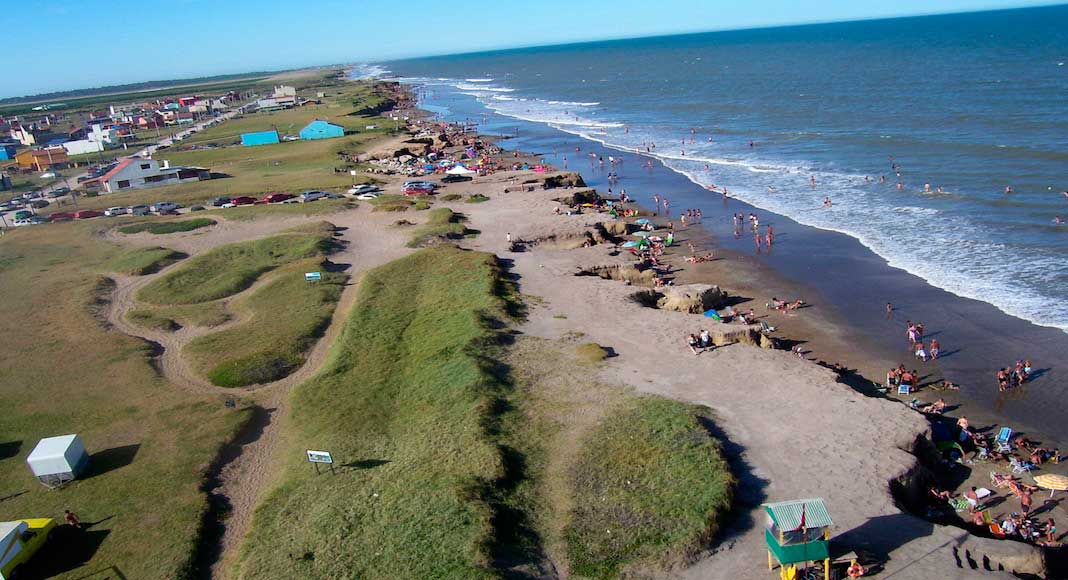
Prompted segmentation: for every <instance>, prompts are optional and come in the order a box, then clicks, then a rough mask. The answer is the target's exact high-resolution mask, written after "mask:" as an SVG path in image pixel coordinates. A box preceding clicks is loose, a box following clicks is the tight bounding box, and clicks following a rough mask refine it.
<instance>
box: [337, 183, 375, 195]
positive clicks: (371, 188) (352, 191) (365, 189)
mask: <svg viewBox="0 0 1068 580" xmlns="http://www.w3.org/2000/svg"><path fill="white" fill-rule="evenodd" d="M376 191H378V186H377V185H371V184H369V183H365V184H363V185H354V186H352V187H350V188H349V190H348V191H346V192H345V193H347V194H349V195H360V194H361V193H374V192H376Z"/></svg>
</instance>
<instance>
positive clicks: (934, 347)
mask: <svg viewBox="0 0 1068 580" xmlns="http://www.w3.org/2000/svg"><path fill="white" fill-rule="evenodd" d="M930 350H931V360H938V353H939V352H940V351H941V345H939V344H938V339H937V338H932V339H931V349H930Z"/></svg>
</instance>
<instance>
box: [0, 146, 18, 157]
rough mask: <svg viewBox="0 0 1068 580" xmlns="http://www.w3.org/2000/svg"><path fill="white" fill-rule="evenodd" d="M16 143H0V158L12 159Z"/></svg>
mask: <svg viewBox="0 0 1068 580" xmlns="http://www.w3.org/2000/svg"><path fill="white" fill-rule="evenodd" d="M16 149H18V145H15V144H14V143H0V159H14V158H15V150H16Z"/></svg>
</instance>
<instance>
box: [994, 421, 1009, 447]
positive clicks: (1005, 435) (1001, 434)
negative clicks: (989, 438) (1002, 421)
mask: <svg viewBox="0 0 1068 580" xmlns="http://www.w3.org/2000/svg"><path fill="white" fill-rule="evenodd" d="M1011 439H1012V428H1011V427H1002V428H1001V429H998V436H997V437H996V438H995V439H994V444H996V445H997V446H998V452H1000V453H1011V452H1012V444H1011V443H1009V441H1010V440H1011Z"/></svg>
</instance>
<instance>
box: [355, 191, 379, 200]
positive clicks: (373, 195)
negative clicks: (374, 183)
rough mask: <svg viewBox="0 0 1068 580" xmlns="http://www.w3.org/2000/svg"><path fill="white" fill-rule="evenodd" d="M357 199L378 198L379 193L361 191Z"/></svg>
mask: <svg viewBox="0 0 1068 580" xmlns="http://www.w3.org/2000/svg"><path fill="white" fill-rule="evenodd" d="M356 199H358V200H360V201H371V200H372V199H378V194H377V193H361V194H360V195H357V196H356Z"/></svg>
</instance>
